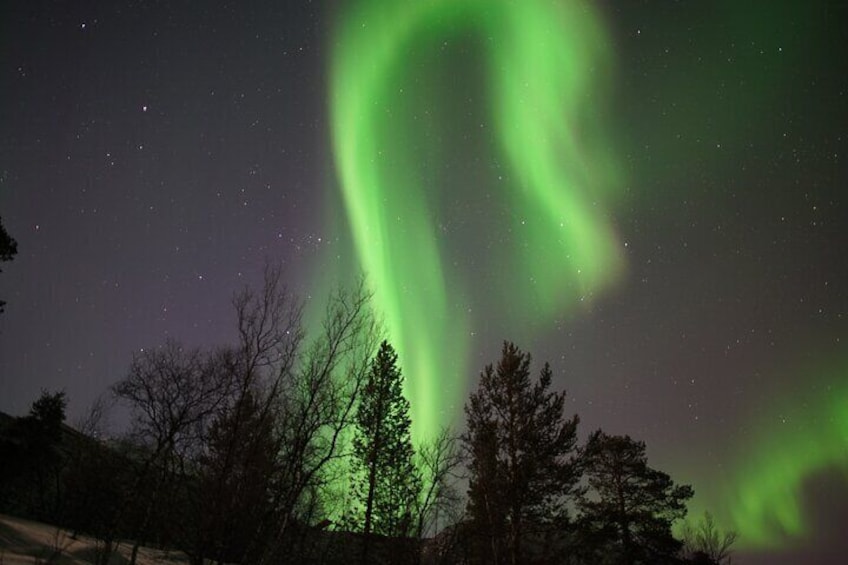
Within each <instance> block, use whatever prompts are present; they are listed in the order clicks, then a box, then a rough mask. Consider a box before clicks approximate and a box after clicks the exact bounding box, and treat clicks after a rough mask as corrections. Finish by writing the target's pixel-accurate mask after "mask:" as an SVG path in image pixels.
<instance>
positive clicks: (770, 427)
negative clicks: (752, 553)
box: [690, 362, 848, 550]
mask: <svg viewBox="0 0 848 565" xmlns="http://www.w3.org/2000/svg"><path fill="white" fill-rule="evenodd" d="M805 374H807V375H809V378H808V379H806V380H805V382H806V383H808V384H807V386H808V391H806V392H804V391H794V392H793V393H791V394H788V393H783V394H780V395H779V398H780V403H779V404H778V403H775V404H774V405H772V406H770V407H767V409H766V414H767V416H766V417H765V418H763V419H762V420H761V421H759V422H757V427H755V428H754V429H752V431H751V434H750V435H749V437H748V438H746V439H745V441H744V442H742V443H740V444H739V446H738V447H739V448H740V449H741V451H740V452H739V453H737V455H736V457H735V459H731V460H730V461H729V462H730V463H731V464H730V465H729V469H730V471H729V472H728V473H727V474H726V475H725V476H724V477H715V476H714V477H707V479H708V480H707V481H706V482H705V484H704V492H703V493H701V495H700V496H699V494H698V491H699V487H698V484H697V482H696V484H695V490H696V501H695V505H694V506H693V508H692V509H690V510H691V511H690V518H694V519H697V518H698V517H699V516H698V511H697V510H695V508H694V507H695V506H703V507H704V508H705V509H707V510H711V511H713V512H714V513H715V514H716V515H717V517H718V519H719V521H720V522H721V524H722V526H723V527H725V528H732V529H735V530H736V531H737V532H739V542H738V546H739V547H740V548H742V549H752V550H779V549H784V548H787V547H792V546H793V545H800V544H802V543H804V542H810V541H813V540H812V538H813V536H814V535H815V533H816V532H815V526H813V525H812V524H811V521H812V518H813V517H812V516H811V515H809V512H810V510H811V508H805V494H807V493H808V491H805V489H807V488H809V487H810V486H811V481H814V480H816V479H817V478H821V477H822V476H824V475H825V474H827V473H830V472H840V473H842V474H843V475H844V476H845V478H846V479H848V363H845V362H842V363H831V364H830V365H829V366H825V367H824V369H823V370H817V371H809V370H807V371H805ZM822 377H823V378H822ZM711 483H712V485H711ZM716 483H717V484H716Z"/></svg>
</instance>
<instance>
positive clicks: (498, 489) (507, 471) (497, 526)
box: [463, 343, 579, 565]
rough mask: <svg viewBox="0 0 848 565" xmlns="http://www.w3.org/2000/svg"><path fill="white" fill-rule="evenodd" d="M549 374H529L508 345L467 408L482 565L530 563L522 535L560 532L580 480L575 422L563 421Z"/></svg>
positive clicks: (525, 357)
mask: <svg viewBox="0 0 848 565" xmlns="http://www.w3.org/2000/svg"><path fill="white" fill-rule="evenodd" d="M550 386H551V369H550V367H549V366H548V365H547V364H546V365H545V366H544V367H543V368H542V370H541V372H540V374H539V379H538V381H536V382H533V381H532V379H531V377H530V355H529V354H525V353H523V352H522V351H521V350H520V349H518V347H516V346H515V345H514V344H512V343H504V346H503V351H502V355H501V359H500V361H499V362H498V365H497V368H493V367H492V366H491V365H489V366H487V367H486V368H485V370H484V371H483V373H482V374H481V376H480V384H479V386H478V389H477V391H476V392H474V393H472V394H471V397H470V399H469V401H468V402H467V403H466V405H465V414H466V418H467V423H468V431H467V432H466V434H465V435H464V436H463V442H464V444H465V448H466V452H467V455H468V457H469V458H470V463H469V465H470V473H471V476H470V483H469V490H468V498H469V500H468V513H469V517H470V519H471V522H472V524H471V525H472V530H473V531H474V532H476V539H478V540H480V539H481V536H482V539H485V541H484V542H483V543H482V547H480V546H479V545H478V546H477V548H476V551H477V552H480V553H481V555H480V558H481V559H482V561H483V562H485V563H495V564H500V563H512V564H514V565H515V564H519V563H525V562H527V560H528V558H529V557H528V556H527V555H525V553H526V551H525V545H524V542H525V537H529V536H533V537H537V536H540V535H543V534H545V533H546V532H549V531H550V530H551V529H552V528H555V527H561V525H562V523H563V521H564V520H566V519H567V510H566V505H567V502H568V501H569V500H570V499H571V498H572V497H573V495H574V494H575V487H576V484H577V481H578V479H579V474H578V469H577V464H576V461H575V457H574V454H575V444H576V430H577V423H578V418H577V416H573V417H572V418H570V419H567V418H566V417H565V416H564V413H563V409H564V401H565V393H564V392H551V391H550V390H549V389H550Z"/></svg>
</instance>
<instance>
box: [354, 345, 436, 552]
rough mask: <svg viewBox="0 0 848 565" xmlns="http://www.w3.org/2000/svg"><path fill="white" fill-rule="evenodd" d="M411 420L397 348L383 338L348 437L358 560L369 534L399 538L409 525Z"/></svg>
mask: <svg viewBox="0 0 848 565" xmlns="http://www.w3.org/2000/svg"><path fill="white" fill-rule="evenodd" d="M411 423H412V422H411V420H410V417H409V402H408V401H407V400H406V398H404V396H403V376H402V375H401V371H400V369H399V368H398V366H397V353H395V351H394V349H393V348H392V346H391V345H390V344H389V343H388V342H387V341H383V343H382V345H381V346H380V350H379V352H378V353H377V356H376V357H375V359H374V360H373V362H372V365H371V372H370V373H369V375H368V380H367V382H366V383H365V387H364V389H363V390H362V396H361V400H360V404H359V408H358V411H357V413H356V428H355V435H354V439H353V453H354V457H355V467H356V468H357V470H358V471H359V472H358V473H357V477H358V479H357V480H356V483H355V485H354V494H355V498H356V504H357V507H358V508H357V510H358V511H357V512H356V516H354V522H355V523H356V524H355V525H356V526H357V527H361V530H362V532H363V533H364V534H365V545H364V549H363V554H362V559H363V563H366V562H368V548H369V537H370V535H371V534H372V533H376V534H381V535H384V536H389V537H402V536H406V535H408V534H409V532H410V531H411V530H412V528H413V526H414V523H413V515H414V511H415V505H416V503H417V499H418V496H419V494H420V491H421V479H420V477H419V474H418V472H417V470H416V468H415V464H414V450H413V447H412V440H411V437H410V426H411Z"/></svg>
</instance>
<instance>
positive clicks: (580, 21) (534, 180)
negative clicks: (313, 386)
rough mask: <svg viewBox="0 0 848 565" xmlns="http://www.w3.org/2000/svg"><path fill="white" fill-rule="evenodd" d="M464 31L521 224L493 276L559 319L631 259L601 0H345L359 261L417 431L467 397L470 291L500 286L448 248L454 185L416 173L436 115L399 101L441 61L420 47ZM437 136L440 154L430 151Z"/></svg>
mask: <svg viewBox="0 0 848 565" xmlns="http://www.w3.org/2000/svg"><path fill="white" fill-rule="evenodd" d="M465 37H472V38H475V39H476V40H478V41H479V43H480V45H481V46H482V47H481V59H482V60H481V61H480V64H481V65H482V66H483V68H484V73H483V76H485V80H486V84H485V90H486V92H487V95H488V97H489V99H488V100H487V101H486V105H487V108H488V111H489V112H490V113H491V123H492V124H493V126H494V127H493V128H492V133H490V134H489V135H493V136H494V138H495V139H493V147H495V149H494V152H496V153H497V155H496V156H492V157H493V158H495V157H497V158H499V159H502V160H503V162H504V163H505V164H506V165H507V167H508V170H509V172H510V182H509V183H508V184H507V186H504V187H499V190H501V189H502V192H503V193H502V194H498V195H497V197H498V198H502V199H503V200H504V201H505V202H507V203H508V204H509V206H510V210H512V211H514V212H515V213H514V214H513V215H514V218H513V221H514V226H513V228H512V229H515V230H521V234H522V236H521V242H518V241H517V238H516V241H514V242H510V243H507V244H506V247H507V248H506V249H503V250H500V249H499V250H498V251H499V252H500V253H501V254H496V255H495V257H496V258H497V261H498V262H499V263H500V264H502V269H499V272H498V273H495V276H496V277H498V278H499V279H501V281H499V282H501V284H503V285H504V287H505V288H506V289H507V292H508V295H509V299H510V300H514V301H516V302H517V307H515V308H514V310H517V311H523V317H521V318H518V317H517V316H516V315H515V314H510V316H512V317H513V318H514V319H512V320H511V321H512V322H517V323H521V324H522V325H533V324H536V325H539V324H542V323H546V322H550V320H551V319H553V318H554V317H555V316H558V315H562V314H564V313H568V312H569V311H570V310H572V309H574V308H575V307H577V306H579V304H580V302H581V301H584V302H588V301H589V300H591V298H592V297H594V296H596V295H597V293H598V292H600V291H601V290H603V289H605V288H607V287H608V286H609V285H611V284H612V283H613V282H615V280H616V279H617V278H618V275H619V274H620V272H621V270H622V260H621V256H620V252H619V244H618V243H617V240H616V237H615V233H614V230H613V228H612V225H611V223H610V221H609V219H608V212H607V209H606V204H607V202H608V201H609V200H611V199H612V197H613V196H614V194H613V191H614V189H618V188H619V187H620V182H619V179H618V177H619V174H618V165H617V164H616V163H615V161H614V159H613V158H612V155H611V154H612V151H610V149H609V147H610V144H609V142H608V137H607V135H606V129H605V128H604V127H603V121H604V120H603V119H602V118H603V108H602V107H603V106H605V105H604V104H602V102H603V101H604V100H605V92H604V90H605V89H604V87H605V86H606V84H605V81H606V80H607V78H608V77H607V74H606V73H607V72H608V69H609V66H610V65H609V51H608V50H609V47H608V45H609V41H608V37H607V35H606V33H605V30H604V29H603V25H602V22H601V19H600V17H599V15H598V14H597V13H596V12H595V9H594V7H593V5H592V4H591V3H589V2H583V1H564V2H551V1H549V0H521V1H520V2H515V1H510V0H421V1H412V0H372V1H360V2H353V1H352V2H350V3H347V4H346V5H345V6H344V8H343V10H342V13H341V15H340V18H339V20H338V25H337V29H336V33H335V34H334V36H333V39H332V41H333V43H332V55H331V57H332V59H331V76H330V106H331V119H332V133H333V148H334V154H335V159H336V168H337V173H338V177H339V181H340V184H341V190H342V194H343V200H344V205H345V209H346V213H347V218H348V223H349V226H350V229H351V232H352V236H353V243H354V247H355V250H356V253H357V255H358V258H359V263H360V267H361V269H362V270H363V271H364V272H365V274H366V276H367V277H368V279H369V281H370V283H371V285H372V286H373V288H374V292H375V307H376V309H377V311H378V312H379V313H380V314H381V315H382V316H383V317H384V319H385V322H386V325H387V329H388V332H389V336H390V339H391V341H392V342H393V344H394V345H395V347H396V349H397V350H398V353H399V356H400V361H401V364H402V367H403V371H404V375H405V377H406V381H407V394H408V396H409V399H410V402H411V406H412V418H413V424H414V427H415V432H416V436H417V437H422V436H425V437H426V436H429V435H431V434H432V433H434V432H435V431H436V430H437V429H438V428H439V426H440V425H444V424H450V423H452V422H453V420H454V418H455V416H456V415H457V412H458V409H459V408H460V407H461V405H462V401H463V398H464V394H465V383H466V381H467V380H469V378H470V377H472V376H473V375H472V374H471V373H468V371H467V368H466V363H467V356H468V350H469V348H470V342H471V333H472V331H473V328H474V327H475V326H474V324H475V320H473V319H472V317H471V315H470V314H469V308H468V307H467V304H468V301H467V298H468V297H469V296H471V295H472V293H473V294H474V295H476V294H477V293H485V292H486V291H487V289H486V288H481V286H480V285H479V284H474V279H475V274H476V273H471V272H466V271H463V269H462V265H458V266H456V267H453V266H452V265H451V264H450V263H449V262H448V261H447V260H446V259H445V254H446V253H447V250H446V249H444V248H443V247H445V245H444V243H442V242H440V241H439V238H438V237H437V236H438V227H437V226H438V215H439V214H440V213H441V208H442V207H444V203H443V202H442V200H443V199H444V195H440V190H439V186H433V184H434V183H433V182H432V181H431V182H429V183H428V182H427V179H424V178H421V177H422V175H420V174H417V173H416V172H415V171H416V170H421V168H422V163H421V161H422V160H426V159H427V158H428V156H429V155H432V154H433V152H438V151H440V150H443V148H442V147H441V143H442V142H438V143H436V142H434V141H432V140H429V139H427V138H426V135H425V133H424V132H423V130H425V129H426V124H421V127H420V128H418V129H416V128H415V127H410V126H409V124H410V123H411V122H410V120H409V119H408V117H405V116H398V115H396V113H397V112H398V111H399V110H405V111H409V108H408V105H409V104H414V103H415V102H414V101H413V102H407V101H405V100H406V99H405V98H403V96H402V92H401V91H402V89H399V88H398V84H399V83H403V82H406V83H409V82H410V77H412V78H414V79H415V81H414V82H417V83H422V84H427V81H428V80H430V78H428V76H419V75H417V74H416V73H417V72H420V70H419V69H421V68H425V69H426V68H427V67H426V65H424V66H423V67H422V65H420V63H421V61H420V60H416V59H415V57H416V54H417V53H422V52H426V51H427V50H429V51H430V52H436V51H437V50H438V49H439V47H440V45H442V43H443V42H445V41H447V40H453V39H456V38H460V39H462V38H465ZM455 80H457V81H462V80H463V77H462V76H456V77H455ZM458 141H459V140H448V141H447V143H451V142H452V143H454V144H456V143H457V142H458ZM428 144H429V147H430V149H431V151H430V152H429V153H428V152H427V151H426V150H425V151H420V148H421V147H424V148H425V149H426V148H427V147H428ZM434 144H435V145H436V146H435V147H434ZM416 148H419V149H416ZM448 150H450V149H448ZM439 164H440V163H438V162H425V163H424V164H423V166H424V168H438V167H439ZM505 184H506V183H505ZM470 190H473V189H470ZM440 203H441V206H440ZM510 245H511V248H510ZM493 253H494V251H493ZM503 281H505V282H503ZM493 306H494V305H493ZM477 322H478V323H480V321H477Z"/></svg>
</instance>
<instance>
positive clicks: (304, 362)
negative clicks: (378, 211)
mask: <svg viewBox="0 0 848 565" xmlns="http://www.w3.org/2000/svg"><path fill="white" fill-rule="evenodd" d="M233 306H234V311H235V319H236V332H235V334H236V336H237V339H236V340H235V342H234V343H232V344H229V345H226V346H222V347H217V348H212V349H207V350H201V349H196V348H189V347H186V346H184V345H181V344H180V343H178V342H176V341H173V340H169V341H167V342H165V343H164V344H162V345H160V346H158V347H155V348H152V349H144V350H140V351H138V352H136V354H135V355H134V356H133V359H132V361H131V363H130V366H129V368H128V370H127V374H126V375H125V376H124V378H123V379H121V380H120V381H119V382H117V383H116V384H115V385H114V386H113V387H112V388H111V390H110V391H109V393H108V394H107V395H104V396H103V397H102V398H101V400H100V401H98V402H97V403H95V405H94V406H93V407H92V409H91V411H90V413H89V414H88V416H87V417H86V418H85V419H84V420H83V421H81V422H79V423H78V424H77V426H75V428H71V427H69V426H67V425H65V424H64V412H65V406H66V401H67V399H66V397H65V395H64V393H62V392H59V393H49V392H44V393H43V394H42V396H41V398H39V399H38V400H36V401H35V402H34V403H33V405H32V409H31V411H30V414H29V415H27V416H25V417H22V418H17V419H6V420H5V421H4V420H0V461H3V462H4V464H3V466H2V471H0V511H4V512H8V513H13V514H18V515H23V516H28V517H32V518H36V519H39V520H42V521H46V522H50V523H54V524H57V525H60V526H63V527H66V528H69V529H71V530H72V531H73V532H76V533H84V534H87V535H91V536H93V537H94V538H96V539H97V540H99V542H98V544H99V545H98V549H99V550H98V557H97V559H98V561H99V562H100V563H104V564H105V563H107V562H108V561H109V559H110V557H111V556H112V554H113V552H114V550H115V547H116V546H117V544H127V545H129V546H131V547H132V551H131V557H130V560H131V562H133V563H134V562H136V560H137V556H138V549H139V547H141V546H143V545H151V546H157V547H167V548H175V549H179V550H181V551H183V552H184V553H185V554H186V555H188V556H189V558H190V560H191V561H192V562H193V563H198V564H202V563H206V562H210V561H211V562H214V563H250V564H254V563H255V564H268V563H328V564H329V563H346V564H349V563H350V562H353V561H357V562H359V563H363V564H365V563H450V564H459V563H465V564H478V563H479V564H496V565H500V564H510V565H517V564H524V563H537V564H549V563H550V564H553V563H562V564H583V563H585V564H589V563H591V564H607V563H608V564H622V565H635V564H642V563H645V564H647V563H704V564H707V563H714V564H716V563H729V561H730V546H731V545H732V544H733V542H734V540H735V534H733V533H732V532H721V531H720V530H719V529H718V528H717V526H716V525H715V522H714V520H712V518H711V517H710V516H706V517H705V518H704V519H703V520H702V521H701V522H700V523H698V524H696V525H694V526H690V527H689V528H688V529H686V530H684V532H685V535H684V536H682V539H679V538H677V537H675V536H674V534H673V531H672V526H673V524H674V523H675V522H677V521H679V520H682V519H683V518H684V516H685V514H686V503H687V501H688V500H689V499H690V498H691V497H692V494H693V491H692V489H691V487H689V486H687V485H678V484H676V483H675V482H674V481H673V480H672V479H671V478H670V477H669V475H667V474H666V473H663V472H661V471H659V470H656V469H653V468H652V467H650V466H649V465H648V462H647V457H646V451H645V444H644V443H643V442H640V441H637V440H634V439H631V438H630V437H629V436H616V435H608V434H606V433H605V432H603V431H601V430H597V431H595V432H592V433H591V434H589V436H588V439H587V440H586V441H585V442H584V443H583V444H580V443H579V442H578V437H577V428H578V424H579V418H578V417H577V416H576V415H574V416H571V417H567V416H566V414H565V393H564V392H561V391H556V390H553V389H552V372H551V369H550V367H549V366H548V365H547V364H546V365H544V366H543V367H542V369H541V370H540V372H539V374H538V377H537V378H534V377H533V375H532V374H531V357H530V355H529V354H528V353H525V352H523V351H521V350H520V349H519V348H518V347H517V346H515V345H514V344H512V343H505V344H504V346H503V349H502V353H501V358H500V359H499V360H498V362H497V363H496V364H495V365H489V366H487V367H485V369H484V370H483V372H482V373H481V375H480V380H479V384H478V387H477V389H476V390H475V391H474V392H472V393H471V395H470V396H469V398H468V401H467V402H466V405H465V416H466V425H465V432H464V433H463V434H462V435H461V436H458V437H457V436H455V435H454V433H453V432H452V431H451V430H449V429H444V430H442V431H441V432H439V433H438V434H435V437H434V438H433V439H432V440H430V441H429V442H426V443H424V444H419V445H414V444H413V441H412V438H411V426H412V422H411V419H410V416H409V403H408V401H407V399H406V398H405V397H404V395H403V374H402V372H401V369H400V367H399V365H398V359H397V354H396V352H395V350H394V348H393V347H392V345H391V344H390V343H389V342H388V341H386V340H385V339H383V338H384V336H383V334H382V331H381V328H380V325H379V324H378V323H377V320H376V318H375V316H374V314H373V312H372V311H371V309H370V295H369V293H368V291H367V289H366V287H365V285H364V283H362V282H360V283H359V284H358V285H357V286H356V287H355V288H354V289H352V290H345V289H339V290H337V291H335V292H334V293H333V294H332V296H331V297H330V298H329V299H328V302H327V305H326V309H325V312H324V316H323V320H322V322H321V324H320V327H319V328H318V329H317V331H316V332H314V334H312V335H307V332H306V329H305V326H304V323H303V308H302V304H301V303H300V302H299V301H298V300H297V299H296V298H295V297H294V296H293V295H292V294H291V293H290V292H289V291H288V290H287V289H286V287H285V285H284V284H283V279H282V273H281V271H280V269H278V268H273V267H268V268H266V271H265V276H264V284H263V286H262V288H261V289H259V290H253V289H250V288H247V289H245V290H243V291H241V292H239V293H237V294H236V295H235V296H234V299H233ZM112 404H119V405H122V406H123V407H124V408H125V409H126V410H127V411H128V413H129V415H130V425H129V427H128V429H127V430H126V431H125V432H124V433H122V434H120V435H118V436H115V437H111V436H109V435H108V434H107V433H106V432H107V430H106V429H105V428H106V422H105V414H106V413H107V412H108V409H109V407H110V406H111V405H112ZM463 490H465V491H466V492H465V496H463V494H462V491H463Z"/></svg>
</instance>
